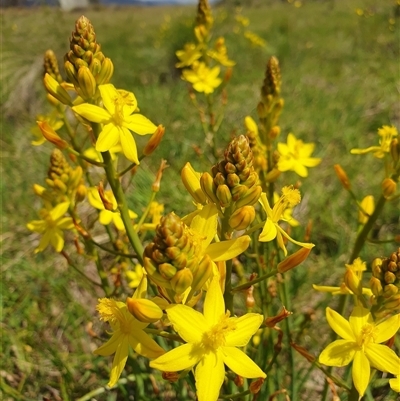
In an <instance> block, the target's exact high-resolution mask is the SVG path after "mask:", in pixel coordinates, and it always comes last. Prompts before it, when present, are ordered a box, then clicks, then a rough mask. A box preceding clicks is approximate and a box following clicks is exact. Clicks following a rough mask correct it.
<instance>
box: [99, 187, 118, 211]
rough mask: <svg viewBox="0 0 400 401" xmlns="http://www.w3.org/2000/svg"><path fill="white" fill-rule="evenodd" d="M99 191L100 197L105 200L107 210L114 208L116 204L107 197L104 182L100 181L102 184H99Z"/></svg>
mask: <svg viewBox="0 0 400 401" xmlns="http://www.w3.org/2000/svg"><path fill="white" fill-rule="evenodd" d="M97 191H98V192H99V195H100V199H101V201H102V202H103V205H104V208H105V209H106V210H111V211H113V210H114V205H113V203H112V202H110V201H109V200H108V199H107V197H106V194H105V192H104V187H103V183H102V182H101V181H100V184H99V185H98V186H97Z"/></svg>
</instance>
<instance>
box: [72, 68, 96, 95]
mask: <svg viewBox="0 0 400 401" xmlns="http://www.w3.org/2000/svg"><path fill="white" fill-rule="evenodd" d="M77 78H78V83H79V87H78V88H76V89H77V90H78V91H79V94H80V95H81V97H82V98H83V99H84V100H90V99H92V98H93V96H94V95H95V93H96V89H97V86H96V80H95V79H94V76H93V74H92V72H91V71H90V69H89V68H88V67H80V68H79V70H78V77H77Z"/></svg>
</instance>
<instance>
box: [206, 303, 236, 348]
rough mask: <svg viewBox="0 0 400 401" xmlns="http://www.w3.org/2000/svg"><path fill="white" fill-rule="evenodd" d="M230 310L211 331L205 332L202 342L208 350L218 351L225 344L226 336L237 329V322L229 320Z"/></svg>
mask: <svg viewBox="0 0 400 401" xmlns="http://www.w3.org/2000/svg"><path fill="white" fill-rule="evenodd" d="M229 315H230V314H229V311H227V312H226V314H225V315H224V316H223V317H222V318H221V320H220V321H219V322H218V323H217V324H216V325H214V326H213V327H212V328H211V329H210V330H209V331H207V332H205V333H204V334H203V338H202V344H203V346H204V347H205V349H206V351H216V350H217V349H218V348H219V347H223V346H224V345H225V336H226V334H228V333H229V332H230V331H233V330H235V329H236V324H235V323H234V322H233V321H232V320H229Z"/></svg>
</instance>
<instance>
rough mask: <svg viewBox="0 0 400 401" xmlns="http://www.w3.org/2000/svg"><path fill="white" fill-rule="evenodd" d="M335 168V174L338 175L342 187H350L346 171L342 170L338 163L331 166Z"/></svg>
mask: <svg viewBox="0 0 400 401" xmlns="http://www.w3.org/2000/svg"><path fill="white" fill-rule="evenodd" d="M333 168H334V169H335V172H336V175H337V176H338V178H339V180H340V182H341V184H342V186H343V188H344V189H350V187H351V184H350V180H349V177H348V176H347V174H346V172H345V171H344V170H343V168H342V166H341V165H340V164H335V165H334V166H333Z"/></svg>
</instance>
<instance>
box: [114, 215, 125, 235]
mask: <svg viewBox="0 0 400 401" xmlns="http://www.w3.org/2000/svg"><path fill="white" fill-rule="evenodd" d="M112 218H113V222H114V224H115V227H117V230H119V231H125V225H124V222H123V221H122V218H121V215H120V214H119V213H113V214H112Z"/></svg>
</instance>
